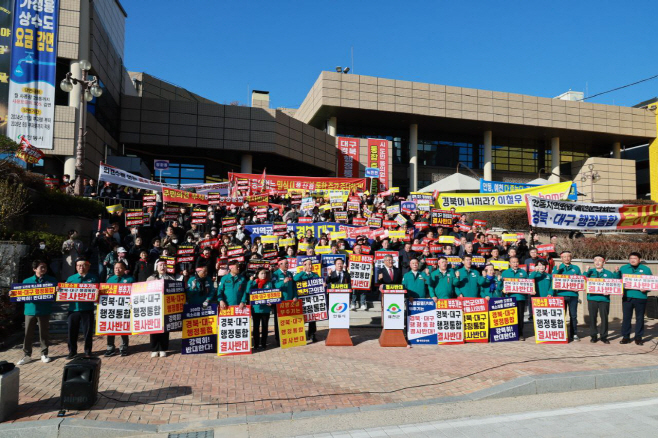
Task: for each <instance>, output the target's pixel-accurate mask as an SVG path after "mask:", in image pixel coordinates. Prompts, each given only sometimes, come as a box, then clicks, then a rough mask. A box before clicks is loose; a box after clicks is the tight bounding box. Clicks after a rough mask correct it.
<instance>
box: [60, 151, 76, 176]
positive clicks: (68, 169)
mask: <svg viewBox="0 0 658 438" xmlns="http://www.w3.org/2000/svg"><path fill="white" fill-rule="evenodd" d="M62 175H68V176H70V177H71V181H73V180H74V179H75V155H73V156H71V157H64V172H63V173H62Z"/></svg>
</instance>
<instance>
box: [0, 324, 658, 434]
mask: <svg viewBox="0 0 658 438" xmlns="http://www.w3.org/2000/svg"><path fill="white" fill-rule="evenodd" d="M529 328H530V327H529V326H527V327H526V330H528V329H529ZM611 328H612V331H611V332H612V336H611V341H612V342H611V344H609V345H603V344H601V343H597V344H592V343H590V342H589V337H584V338H583V340H582V341H581V342H576V343H572V344H569V345H537V344H535V343H534V338H529V339H528V340H527V341H526V342H508V343H498V344H466V345H457V346H422V347H418V346H416V347H414V348H411V349H408V348H381V347H380V346H379V343H378V341H377V338H378V336H379V333H380V331H379V330H378V329H374V328H355V329H352V335H353V340H354V342H355V346H354V347H326V346H325V345H324V342H323V340H324V338H325V337H326V334H327V332H326V330H322V329H321V330H320V331H319V332H318V335H319V336H318V337H319V338H320V340H321V342H318V343H316V344H311V345H308V346H305V347H299V348H292V349H287V350H282V349H278V348H272V349H268V350H266V351H264V352H258V353H256V354H253V355H246V356H233V357H217V356H213V355H210V354H205V355H189V356H184V355H181V354H179V353H174V354H171V355H170V356H168V357H166V358H153V359H152V358H150V351H149V348H148V337H147V336H133V337H131V346H130V353H131V354H130V355H129V356H128V357H119V356H114V357H111V358H107V359H106V358H103V359H102V372H101V378H100V386H99V392H100V393H101V395H100V396H99V400H98V402H97V403H96V405H95V406H94V407H93V408H92V409H91V410H88V411H80V412H69V413H68V414H67V417H68V418H74V419H86V420H102V421H114V422H128V423H141V424H153V425H157V424H173V423H182V422H191V421H200V420H216V419H225V418H231V417H235V418H237V417H244V416H247V418H249V416H254V415H268V414H280V413H289V412H303V411H318V410H330V409H340V408H354V407H363V406H369V405H381V404H391V403H404V402H413V401H421V400H428V399H432V398H437V397H446V396H460V395H465V394H470V393H473V392H475V391H478V390H482V389H486V388H490V387H493V386H495V385H499V384H502V383H505V382H508V381H510V380H512V379H515V378H518V377H523V376H532V375H541V374H555V373H564V372H574V371H587V370H606V369H615V368H631V367H644V366H655V365H658V351H654V348H655V345H656V344H655V343H654V342H653V341H652V340H648V341H647V342H646V343H645V345H644V346H637V345H635V344H630V345H620V344H619V337H618V336H619V335H618V333H619V332H618V329H619V327H618V326H617V325H614V324H613V325H612V327H611ZM647 329H648V333H647V334H648V336H647V337H648V338H649V339H651V338H652V337H653V336H655V334H656V333H657V332H658V327H657V326H656V324H655V323H654V322H650V323H648V324H647ZM584 331H585V330H583V329H582V328H581V334H582V333H583V332H584ZM118 341H119V340H118V339H117V342H118ZM273 342H274V336H273V333H272V336H271V339H270V344H271V343H273ZM180 343H181V341H180V333H175V334H173V335H172V342H171V348H172V349H173V350H180ZM104 350H105V338H102V337H96V338H95V341H94V351H95V352H96V353H97V354H101V355H102V353H103V352H104ZM36 351H37V352H38V349H37V350H36ZM66 354H67V348H66V343H65V341H64V339H63V338H62V337H58V338H55V345H54V346H52V347H51V353H50V355H51V357H53V358H54V359H55V360H54V361H53V362H52V363H51V364H43V363H41V362H39V361H36V362H32V363H30V364H27V365H24V366H22V367H21V391H20V406H19V410H18V413H17V415H16V417H15V420H14V421H33V420H44V419H52V418H55V417H56V415H57V411H58V410H59V393H60V385H61V379H62V368H63V366H64V365H65V364H66V363H67V361H66V360H65V356H66ZM21 356H22V352H21V350H20V348H19V346H17V347H15V348H13V349H11V350H9V351H6V352H3V353H1V354H0V359H5V360H8V361H10V362H17V361H18V360H19V359H20V358H21Z"/></svg>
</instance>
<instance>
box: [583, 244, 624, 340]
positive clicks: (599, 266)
mask: <svg viewBox="0 0 658 438" xmlns="http://www.w3.org/2000/svg"><path fill="white" fill-rule="evenodd" d="M604 264H605V256H603V255H600V254H599V255H595V256H594V268H592V269H587V271H586V272H585V277H587V278H619V274H617V273H612V272H610V271H608V270H607V269H604V268H603V265H604ZM587 308H588V310H589V334H590V336H591V339H590V342H591V343H596V342H598V336H597V335H598V334H599V333H600V334H601V335H600V336H601V342H603V343H604V344H609V343H610V341H608V314H609V313H610V296H609V295H603V294H587ZM599 315H600V316H601V327H600V330H599V331H597V329H596V322H597V321H596V320H597V317H598V316H599Z"/></svg>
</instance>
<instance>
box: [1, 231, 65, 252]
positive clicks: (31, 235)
mask: <svg viewBox="0 0 658 438" xmlns="http://www.w3.org/2000/svg"><path fill="white" fill-rule="evenodd" d="M0 239H2V240H10V241H14V242H21V243H24V244H25V245H29V246H30V251H34V249H36V248H38V247H39V241H41V240H43V241H44V242H46V253H47V254H48V255H49V256H50V257H51V258H56V257H61V255H62V253H61V250H62V244H63V243H64V241H65V240H66V239H67V236H60V235H57V234H52V233H47V232H45V231H13V232H12V231H8V232H5V233H4V234H0Z"/></svg>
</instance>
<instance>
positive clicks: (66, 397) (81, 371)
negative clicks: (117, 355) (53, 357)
mask: <svg viewBox="0 0 658 438" xmlns="http://www.w3.org/2000/svg"><path fill="white" fill-rule="evenodd" d="M100 373H101V360H100V358H98V357H92V358H90V359H74V360H72V361H71V362H69V363H68V364H66V365H65V366H64V374H63V375H62V391H61V398H60V400H61V403H60V406H61V407H60V409H69V410H83V409H89V408H91V407H92V406H93V405H94V403H96V399H97V398H98V380H99V377H100Z"/></svg>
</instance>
